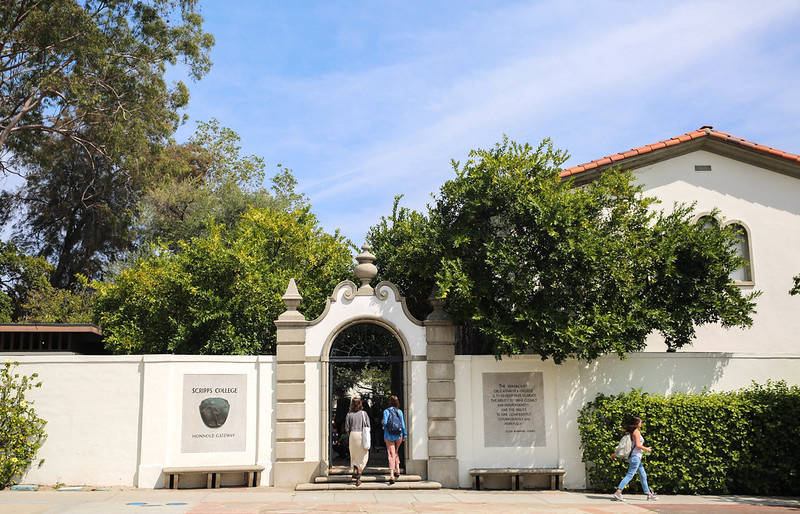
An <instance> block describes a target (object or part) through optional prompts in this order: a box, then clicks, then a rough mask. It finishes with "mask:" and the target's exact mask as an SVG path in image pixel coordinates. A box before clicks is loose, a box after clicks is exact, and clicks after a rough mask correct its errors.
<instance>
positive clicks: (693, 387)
mask: <svg viewBox="0 0 800 514" xmlns="http://www.w3.org/2000/svg"><path fill="white" fill-rule="evenodd" d="M731 356H732V354H730V353H704V354H698V353H688V352H687V353H649V352H648V353H636V354H632V355H629V356H628V358H627V359H625V360H620V359H619V358H618V357H616V356H606V357H603V358H601V359H598V360H596V361H594V362H592V363H589V364H584V365H582V366H581V367H580V371H579V373H580V378H581V385H582V386H583V387H582V389H583V393H584V397H587V395H588V396H591V397H594V396H595V395H596V394H597V393H604V394H617V393H622V392H628V391H630V390H631V389H640V388H641V389H642V391H646V392H648V393H651V394H652V393H661V394H665V395H667V394H672V393H677V392H681V393H701V392H703V391H705V390H711V389H713V388H714V386H715V384H717V383H718V382H719V380H720V378H722V376H723V374H724V372H725V368H727V366H728V364H729V363H730V359H731ZM746 385H747V384H743V385H742V387H744V386H746Z"/></svg>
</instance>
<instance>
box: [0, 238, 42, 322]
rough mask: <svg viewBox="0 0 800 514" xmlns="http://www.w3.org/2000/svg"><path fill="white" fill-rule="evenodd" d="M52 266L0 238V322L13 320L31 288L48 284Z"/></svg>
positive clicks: (39, 287)
mask: <svg viewBox="0 0 800 514" xmlns="http://www.w3.org/2000/svg"><path fill="white" fill-rule="evenodd" d="M52 269H53V267H52V266H51V265H50V264H48V263H47V261H45V260H44V259H42V258H41V257H32V256H30V255H28V254H26V253H25V252H24V251H22V250H20V249H19V248H18V247H17V246H16V245H15V244H13V243H7V242H4V241H0V323H11V322H12V321H16V320H17V319H18V318H19V317H20V316H21V315H22V313H23V311H24V308H23V304H24V303H25V301H27V299H28V295H29V293H30V292H31V291H34V290H38V289H41V288H45V287H47V286H49V284H48V282H47V280H48V277H49V276H50V272H51V271H52Z"/></svg>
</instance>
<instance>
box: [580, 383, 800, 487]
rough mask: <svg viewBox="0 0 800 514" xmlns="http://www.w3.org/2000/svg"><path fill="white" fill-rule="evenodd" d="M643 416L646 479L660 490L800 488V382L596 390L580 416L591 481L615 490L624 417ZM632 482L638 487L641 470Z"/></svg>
mask: <svg viewBox="0 0 800 514" xmlns="http://www.w3.org/2000/svg"><path fill="white" fill-rule="evenodd" d="M631 416H639V417H640V418H642V419H643V420H644V422H643V424H642V428H641V432H642V435H643V436H644V438H645V446H652V447H653V453H652V454H650V455H647V456H646V457H645V458H644V463H645V468H646V469H647V481H648V483H649V485H650V487H651V488H652V489H653V490H655V491H658V492H661V493H673V494H760V495H790V494H797V493H798V491H800V387H798V386H791V387H789V386H787V385H786V383H785V382H783V381H781V382H767V384H766V385H758V384H755V383H754V384H753V385H752V386H751V387H749V388H746V389H741V390H738V391H733V392H722V393H710V392H704V393H701V394H684V393H676V394H672V395H669V396H664V395H661V394H648V393H642V392H641V390H633V391H631V392H630V393H627V394H625V393H621V394H618V395H616V396H605V395H602V394H601V395H599V396H597V398H595V399H594V401H592V402H589V403H587V404H586V405H585V406H584V407H583V408H582V409H581V411H580V413H579V416H578V424H579V430H580V434H581V446H582V448H583V461H584V462H586V463H587V470H588V474H589V482H590V483H591V484H592V486H593V487H595V488H596V489H598V490H603V491H612V490H614V488H615V487H616V486H617V484H618V483H619V481H620V479H621V478H622V477H623V476H624V474H625V471H626V470H627V461H624V460H622V459H612V458H611V454H612V453H613V451H614V447H615V446H616V444H617V442H618V441H619V438H620V437H621V436H622V434H623V432H622V428H621V425H622V424H623V423H625V422H626V421H627V420H628V418H630V417H631ZM628 487H629V488H631V487H633V488H634V489H633V490H634V491H635V490H641V486H640V484H639V480H638V478H636V479H634V480H633V481H631V483H630V485H629V486H628Z"/></svg>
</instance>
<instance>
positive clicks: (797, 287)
mask: <svg viewBox="0 0 800 514" xmlns="http://www.w3.org/2000/svg"><path fill="white" fill-rule="evenodd" d="M789 294H790V295H796V294H800V275H797V276H796V277H794V287H792V289H791V290H790V291H789Z"/></svg>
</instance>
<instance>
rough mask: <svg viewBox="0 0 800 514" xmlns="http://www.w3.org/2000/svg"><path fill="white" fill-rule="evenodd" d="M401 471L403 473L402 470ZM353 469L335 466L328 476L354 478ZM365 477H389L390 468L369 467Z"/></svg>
mask: <svg viewBox="0 0 800 514" xmlns="http://www.w3.org/2000/svg"><path fill="white" fill-rule="evenodd" d="M400 471H403V470H402V469H401V470H400ZM352 474H353V468H351V467H348V466H333V467H331V468H328V476H335V475H347V476H352ZM363 474H364V475H389V468H388V467H386V466H383V467H381V466H367V467H366V468H364V473H363Z"/></svg>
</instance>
